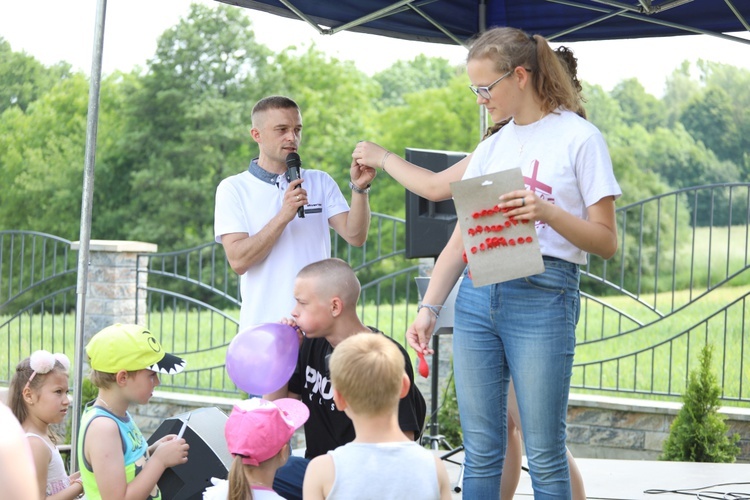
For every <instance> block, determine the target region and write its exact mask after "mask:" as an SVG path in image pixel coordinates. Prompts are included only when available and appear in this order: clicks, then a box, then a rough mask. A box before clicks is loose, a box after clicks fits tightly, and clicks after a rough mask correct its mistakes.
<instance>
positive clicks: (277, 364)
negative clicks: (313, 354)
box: [226, 323, 299, 396]
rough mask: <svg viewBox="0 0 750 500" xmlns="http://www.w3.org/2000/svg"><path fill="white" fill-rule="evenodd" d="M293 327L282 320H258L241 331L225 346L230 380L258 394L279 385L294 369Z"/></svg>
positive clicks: (297, 349)
mask: <svg viewBox="0 0 750 500" xmlns="http://www.w3.org/2000/svg"><path fill="white" fill-rule="evenodd" d="M298 353H299V340H298V338H297V331H296V330H295V329H294V328H292V327H291V326H289V325H284V324H282V323H262V324H260V325H256V326H253V327H251V328H248V329H246V330H243V331H241V332H240V333H238V334H237V336H236V337H234V338H233V339H232V341H231V342H230V343H229V347H228V348H227V357H226V368H227V373H228V374H229V378H230V379H231V380H232V382H234V384H235V385H236V386H237V387H239V388H240V389H242V390H243V391H245V392H246V393H248V394H251V395H255V396H261V395H263V394H268V393H271V392H274V391H276V390H277V389H280V388H281V387H282V386H283V385H284V384H286V383H287V382H288V381H289V379H290V378H291V376H292V374H293V373H294V367H295V366H296V365H297V355H298Z"/></svg>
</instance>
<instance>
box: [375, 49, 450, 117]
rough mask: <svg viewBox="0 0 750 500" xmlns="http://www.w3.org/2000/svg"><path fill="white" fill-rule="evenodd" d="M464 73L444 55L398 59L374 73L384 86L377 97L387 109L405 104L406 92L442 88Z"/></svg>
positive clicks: (382, 107)
mask: <svg viewBox="0 0 750 500" xmlns="http://www.w3.org/2000/svg"><path fill="white" fill-rule="evenodd" d="M462 73H463V68H457V67H455V66H451V64H450V62H449V61H448V60H447V59H443V58H442V57H427V56H425V55H422V54H420V55H418V56H417V57H415V58H414V59H413V60H411V61H398V62H396V63H394V64H393V65H392V66H391V67H390V68H388V69H386V70H385V71H381V72H380V73H376V74H375V76H373V79H374V80H375V81H376V82H378V83H379V84H380V86H381V87H382V89H383V94H382V96H381V97H380V98H379V99H378V103H377V104H378V107H379V108H380V109H384V108H388V107H393V106H403V105H404V104H405V103H406V101H405V100H404V96H405V95H406V94H412V93H414V92H418V91H420V90H427V89H438V88H443V87H445V86H447V85H448V83H449V82H450V81H451V79H453V78H454V77H455V76H456V75H459V74H462Z"/></svg>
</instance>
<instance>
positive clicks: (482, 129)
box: [477, 0, 487, 141]
mask: <svg viewBox="0 0 750 500" xmlns="http://www.w3.org/2000/svg"><path fill="white" fill-rule="evenodd" d="M478 21H479V25H478V26H477V33H483V32H485V31H487V0H479V19H478ZM486 133H487V108H485V107H484V106H479V140H480V141H481V140H482V139H484V136H485V134H486Z"/></svg>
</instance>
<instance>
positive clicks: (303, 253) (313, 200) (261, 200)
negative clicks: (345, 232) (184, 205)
mask: <svg viewBox="0 0 750 500" xmlns="http://www.w3.org/2000/svg"><path fill="white" fill-rule="evenodd" d="M300 177H302V179H304V183H303V184H302V186H303V188H304V189H305V190H306V191H307V199H308V204H307V206H306V207H305V217H304V218H299V217H295V218H294V219H293V220H292V221H291V222H290V223H289V224H288V225H287V226H286V228H285V229H284V231H283V232H282V233H281V236H280V237H279V239H278V241H276V244H275V245H274V247H273V249H272V250H271V252H270V253H269V254H268V256H267V257H266V258H265V259H264V260H263V261H262V262H260V263H258V264H256V265H254V266H253V267H251V268H250V269H248V271H247V272H246V273H245V274H243V275H242V276H241V278H240V293H241V295H242V308H241V311H240V331H242V330H244V329H246V328H248V327H251V326H253V325H257V324H259V323H275V322H278V321H279V320H280V319H281V318H284V317H289V316H290V313H291V312H292V309H293V308H294V294H293V289H294V279H295V277H296V276H297V273H298V272H299V270H300V269H302V268H303V267H305V266H306V265H308V264H311V263H313V262H317V261H319V260H323V259H327V258H329V257H330V256H331V235H330V229H329V224H328V219H330V218H331V217H333V216H334V215H338V214H340V213H343V212H348V211H349V205H348V204H347V202H346V199H345V198H344V195H343V194H341V190H340V189H339V187H338V185H337V184H336V182H335V181H334V180H333V178H332V177H331V176H330V175H328V174H327V173H325V172H323V171H321V170H305V169H302V170H301V173H300ZM277 182H278V185H276V184H270V183H268V182H265V181H263V180H261V179H259V178H257V177H256V176H255V175H253V174H251V173H250V172H248V171H245V172H242V173H241V174H237V175H233V176H231V177H228V178H226V179H224V180H223V181H221V183H220V184H219V186H218V188H217V189H216V207H215V212H214V236H215V238H216V242H217V243H221V237H222V235H225V234H229V233H248V234H249V235H250V236H252V235H254V234H256V233H257V232H258V231H260V230H261V229H262V228H263V227H264V226H265V225H266V224H268V222H269V221H270V220H271V219H272V218H273V217H274V216H276V214H278V213H279V210H281V204H282V202H283V199H284V192H285V191H286V188H287V186H288V185H289V182H288V181H287V180H286V176H284V175H280V176H278V177H277Z"/></svg>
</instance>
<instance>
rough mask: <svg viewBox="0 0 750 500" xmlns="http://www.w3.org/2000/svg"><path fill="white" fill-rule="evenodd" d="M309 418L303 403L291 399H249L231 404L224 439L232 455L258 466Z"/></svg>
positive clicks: (243, 461)
mask: <svg viewBox="0 0 750 500" xmlns="http://www.w3.org/2000/svg"><path fill="white" fill-rule="evenodd" d="M309 416H310V410H308V409H307V406H305V405H304V403H302V402H300V401H298V400H296V399H291V398H282V399H277V400H276V401H266V400H264V399H260V398H251V399H248V400H246V401H242V402H241V403H239V404H236V405H234V408H233V409H232V413H231V414H230V415H229V420H227V423H226V427H224V437H226V440H227V447H228V448H229V452H230V453H231V454H232V455H239V456H241V457H242V463H243V464H246V465H256V466H257V465H260V463H261V462H265V461H266V460H268V459H269V458H272V457H273V456H275V455H276V454H277V453H278V452H279V451H280V450H281V447H282V446H284V444H285V443H287V442H289V440H290V439H291V437H292V435H293V434H294V431H296V430H297V429H299V428H300V427H302V426H303V425H304V423H305V422H306V421H307V418H308V417H309Z"/></svg>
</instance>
